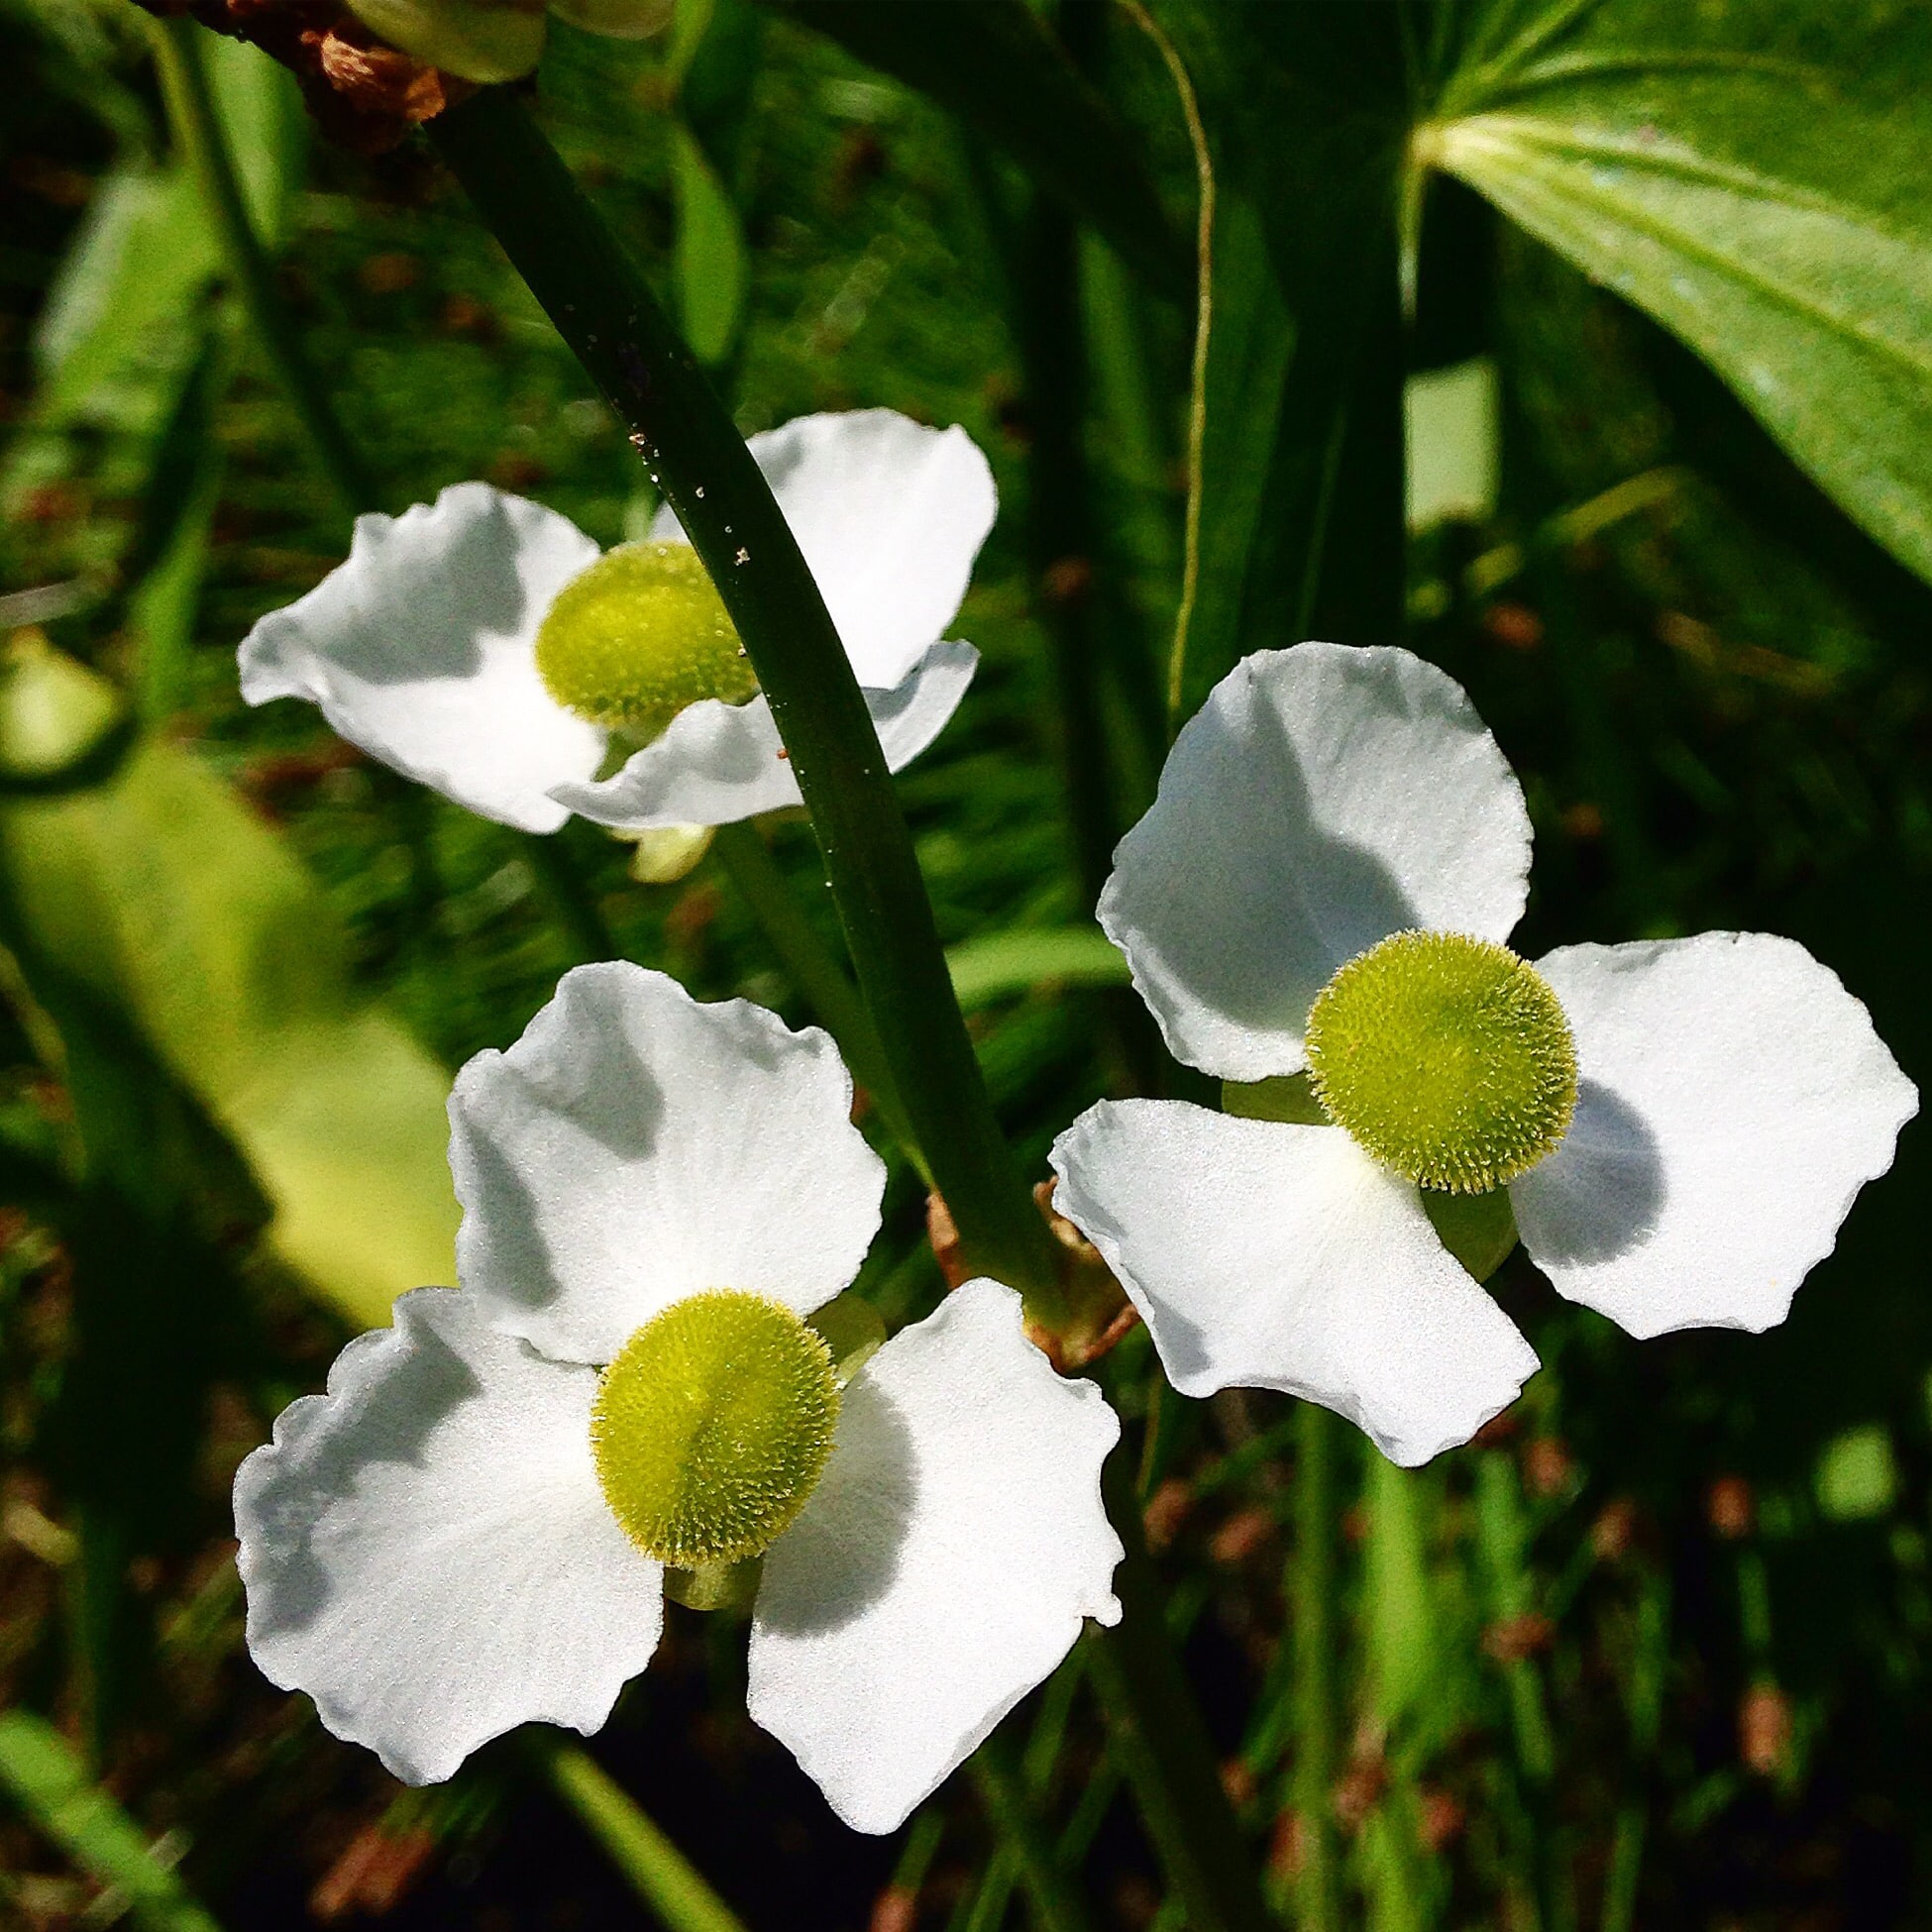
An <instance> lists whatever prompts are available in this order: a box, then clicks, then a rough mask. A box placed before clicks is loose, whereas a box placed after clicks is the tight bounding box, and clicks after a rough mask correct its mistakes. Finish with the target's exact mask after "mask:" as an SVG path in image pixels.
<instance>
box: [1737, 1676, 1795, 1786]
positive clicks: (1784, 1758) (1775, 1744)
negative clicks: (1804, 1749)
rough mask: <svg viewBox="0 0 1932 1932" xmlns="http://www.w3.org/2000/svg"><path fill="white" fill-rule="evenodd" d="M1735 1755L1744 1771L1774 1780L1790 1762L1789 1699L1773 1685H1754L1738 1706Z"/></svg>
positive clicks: (1786, 1768)
mask: <svg viewBox="0 0 1932 1932" xmlns="http://www.w3.org/2000/svg"><path fill="white" fill-rule="evenodd" d="M1738 1756H1739V1757H1740V1758H1742V1759H1743V1760H1744V1763H1745V1768H1746V1770H1748V1771H1756V1772H1757V1774H1758V1775H1759V1776H1760V1777H1774V1776H1776V1774H1777V1773H1778V1772H1779V1771H1786V1770H1788V1769H1789V1767H1790V1763H1791V1700H1790V1699H1789V1698H1788V1697H1786V1696H1785V1694H1784V1693H1783V1692H1782V1691H1781V1690H1779V1689H1778V1687H1777V1686H1776V1685H1775V1684H1774V1683H1761V1684H1754V1685H1752V1687H1751V1688H1750V1689H1749V1690H1747V1691H1746V1692H1745V1694H1744V1702H1743V1703H1742V1704H1741V1705H1740V1706H1739V1707H1738Z"/></svg>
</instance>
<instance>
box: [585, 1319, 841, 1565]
mask: <svg viewBox="0 0 1932 1932" xmlns="http://www.w3.org/2000/svg"><path fill="white" fill-rule="evenodd" d="M837 1422H838V1382H837V1378H836V1376H835V1375H834V1372H833V1365H832V1353H831V1350H830V1349H829V1348H828V1347H827V1346H826V1345H825V1343H824V1342H823V1341H822V1340H821V1339H820V1338H819V1337H818V1336H817V1335H816V1334H814V1333H813V1332H812V1331H811V1330H810V1329H808V1328H807V1327H806V1326H805V1323H803V1322H802V1321H800V1320H799V1318H798V1317H797V1316H796V1315H794V1314H793V1313H792V1311H791V1310H790V1309H789V1308H785V1307H782V1306H781V1305H780V1304H779V1303H777V1302H774V1301H767V1300H766V1299H765V1297H764V1296H762V1295H748V1294H744V1293H741V1292H739V1291H737V1290H735V1289H715V1290H712V1291H709V1292H707V1293H705V1294H701V1295H693V1296H690V1297H689V1298H688V1299H686V1300H684V1301H681V1302H677V1303H674V1304H673V1305H672V1306H671V1307H670V1308H667V1309H666V1310H665V1311H664V1313H663V1314H662V1315H659V1316H657V1317H655V1318H654V1319H653V1320H651V1321H649V1322H646V1323H645V1324H644V1326H643V1327H642V1328H641V1329H639V1330H638V1331H637V1333H636V1334H635V1335H633V1336H632V1337H631V1339H630V1340H629V1341H628V1342H625V1343H624V1345H623V1347H622V1349H621V1350H620V1351H619V1352H618V1355H617V1358H616V1359H615V1360H614V1361H613V1362H612V1363H611V1364H610V1366H609V1367H608V1368H606V1369H605V1370H604V1371H603V1379H602V1382H601V1384H600V1385H599V1387H598V1389H597V1397H596V1401H595V1403H594V1404H593V1405H592V1407H591V1410H590V1449H591V1453H592V1454H593V1456H594V1457H595V1460H596V1468H597V1480H598V1482H599V1483H600V1484H601V1485H602V1488H603V1494H604V1500H605V1501H606V1502H607V1503H609V1505H610V1508H611V1511H612V1512H613V1514H614V1515H615V1516H616V1518H617V1521H618V1522H619V1523H621V1524H622V1525H623V1527H624V1531H625V1533H626V1534H627V1535H628V1536H629V1537H630V1539H631V1541H632V1542H633V1543H635V1544H636V1545H637V1547H638V1548H639V1549H640V1550H642V1551H643V1552H644V1554H645V1555H646V1556H655V1557H656V1558H657V1559H658V1561H659V1562H661V1563H666V1564H669V1565H671V1566H672V1567H674V1568H678V1569H698V1568H701V1567H704V1566H707V1565H714V1564H722V1563H735V1562H741V1561H743V1560H744V1559H745V1558H747V1557H749V1556H758V1555H760V1554H761V1553H762V1552H763V1551H765V1550H766V1549H768V1548H769V1547H770V1546H771V1544H772V1543H773V1542H774V1540H775V1539H776V1538H777V1537H778V1535H779V1533H780V1532H781V1531H783V1530H784V1529H786V1528H787V1526H788V1525H789V1524H790V1523H791V1522H792V1520H793V1518H794V1517H796V1516H797V1515H798V1513H799V1511H800V1510H801V1509H802V1508H803V1507H804V1506H805V1498H806V1497H807V1496H809V1495H810V1494H811V1491H812V1489H813V1487H814V1486H815V1485H816V1483H817V1481H818V1478H819V1476H820V1475H822V1474H823V1473H824V1468H825V1460H826V1457H827V1456H829V1455H830V1454H831V1449H832V1432H833V1429H834V1428H835V1426H836V1425H837Z"/></svg>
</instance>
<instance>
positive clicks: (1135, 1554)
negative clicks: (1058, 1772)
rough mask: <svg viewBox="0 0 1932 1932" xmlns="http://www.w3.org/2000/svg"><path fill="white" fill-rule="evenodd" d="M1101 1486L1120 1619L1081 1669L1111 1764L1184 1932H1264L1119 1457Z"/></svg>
mask: <svg viewBox="0 0 1932 1932" xmlns="http://www.w3.org/2000/svg"><path fill="white" fill-rule="evenodd" d="M1102 1482H1103V1485H1104V1487H1105V1489H1106V1491H1107V1500H1108V1514H1109V1515H1110V1516H1111V1517H1112V1518H1113V1521H1114V1527H1115V1529H1116V1530H1118V1531H1119V1532H1120V1536H1121V1541H1122V1542H1123V1543H1124V1544H1125V1545H1126V1546H1127V1560H1126V1561H1125V1562H1124V1563H1122V1565H1121V1567H1120V1568H1119V1569H1118V1570H1117V1571H1116V1572H1115V1576H1114V1587H1115V1591H1116V1593H1117V1594H1118V1595H1119V1597H1120V1599H1121V1608H1122V1611H1123V1613H1124V1614H1123V1615H1122V1618H1121V1621H1120V1623H1119V1624H1118V1625H1116V1626H1115V1628H1114V1629H1112V1630H1095V1631H1090V1632H1089V1633H1088V1637H1087V1668H1088V1671H1089V1673H1090V1675H1091V1677H1092V1679H1093V1684H1094V1689H1095V1691H1096V1693H1097V1694H1098V1696H1099V1698H1100V1701H1101V1707H1102V1709H1103V1710H1104V1711H1105V1712H1106V1715H1107V1720H1108V1729H1109V1734H1110V1743H1111V1746H1112V1751H1113V1756H1114V1759H1115V1762H1117V1763H1118V1764H1119V1765H1120V1767H1121V1770H1122V1771H1123V1772H1124V1773H1125V1774H1126V1776H1127V1781H1128V1783H1130V1784H1131V1785H1132V1787H1133V1794H1134V1799H1135V1801H1136V1803H1137V1804H1138V1806H1139V1809H1140V1816H1141V1818H1142V1820H1143V1821H1144V1822H1145V1824H1146V1827H1147V1835H1148V1836H1149V1837H1150V1838H1151V1839H1152V1840H1153V1842H1154V1852H1155V1855H1156V1856H1157V1857H1158V1858H1159V1860H1160V1863H1161V1869H1162V1870H1163V1871H1164V1872H1165V1874H1166V1875H1167V1882H1168V1885H1169V1886H1170V1888H1171V1889H1172V1892H1173V1894H1174V1896H1175V1897H1176V1898H1177V1899H1178V1900H1179V1902H1180V1904H1181V1906H1182V1908H1183V1910H1184V1911H1185V1913H1186V1915H1187V1924H1188V1927H1189V1932H1263V1928H1264V1927H1266V1926H1267V1925H1268V1924H1269V1922H1270V1921H1269V1917H1268V1911H1267V1907H1266V1906H1265V1905H1264V1904H1263V1902H1262V1899H1261V1892H1260V1887H1259V1885H1258V1883H1257V1881H1256V1878H1255V1874H1254V1866H1253V1862H1252V1860H1251V1859H1250V1858H1249V1856H1248V1848H1247V1846H1246V1845H1245V1843H1243V1841H1242V1838H1241V1833H1240V1827H1239V1826H1238V1825H1237V1824H1236V1823H1235V1820H1234V1811H1233V1809H1232V1808H1231V1806H1230V1805H1229V1802H1228V1794H1227V1792H1226V1791H1225V1790H1224V1789H1223V1787H1222V1782H1221V1772H1220V1769H1219V1767H1218V1766H1217V1765H1216V1762H1215V1755H1214V1747H1213V1745H1212V1743H1211V1742H1210V1741H1209V1738H1208V1732H1207V1727H1206V1726H1205V1725H1204V1724H1203V1723H1202V1721H1201V1712H1200V1709H1199V1707H1198V1706H1197V1705H1196V1703H1195V1701H1194V1695H1193V1692H1192V1691H1191V1690H1190V1689H1189V1687H1188V1682H1187V1677H1186V1674H1185V1673H1184V1671H1183V1670H1182V1668H1181V1661H1180V1658H1179V1656H1178V1655H1177V1654H1176V1651H1175V1648H1174V1641H1173V1638H1172V1637H1171V1636H1170V1635H1169V1633H1168V1629H1167V1622H1166V1617H1165V1614H1164V1611H1163V1607H1162V1601H1161V1596H1162V1592H1161V1588H1160V1581H1159V1578H1158V1576H1157V1575H1156V1574H1155V1571H1154V1567H1153V1564H1152V1561H1151V1560H1150V1559H1149V1557H1148V1556H1147V1546H1146V1540H1145V1538H1144V1537H1143V1536H1142V1534H1141V1530H1140V1510H1139V1505H1138V1502H1137V1500H1136V1499H1135V1497H1134V1494H1133V1475H1132V1471H1131V1470H1130V1469H1129V1468H1128V1467H1127V1460H1126V1458H1125V1457H1124V1456H1122V1455H1119V1454H1116V1455H1113V1456H1110V1457H1109V1458H1108V1462H1107V1467H1106V1469H1105V1471H1104V1473H1103V1476H1102Z"/></svg>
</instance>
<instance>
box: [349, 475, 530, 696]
mask: <svg viewBox="0 0 1932 1932" xmlns="http://www.w3.org/2000/svg"><path fill="white" fill-rule="evenodd" d="M448 494H449V492H447V491H446V492H445V495H446V496H447V495H448ZM466 507H467V506H466ZM489 507H490V511H491V514H489V515H486V516H482V517H465V518H463V519H462V520H461V521H458V520H457V519H455V518H453V517H450V516H447V515H443V514H439V513H440V512H441V511H442V509H443V505H442V504H441V503H439V504H438V505H436V506H435V508H434V509H431V508H429V507H427V506H421V505H419V506H418V507H417V508H415V509H412V510H409V511H407V512H405V513H404V514H403V515H402V516H400V517H398V518H397V519H396V520H395V522H394V523H392V524H390V525H389V526H388V528H387V529H385V530H384V531H383V532H382V533H381V535H380V536H379V537H378V538H376V540H375V541H374V542H372V543H368V544H367V550H368V552H369V562H370V564H371V566H372V567H373V569H372V575H374V576H376V579H377V582H378V584H379V586H380V588H381V589H382V590H384V591H385V592H393V594H394V596H395V599H396V601H395V604H394V606H393V608H392V609H390V610H388V611H385V612H377V611H376V610H374V609H369V608H367V607H366V608H365V609H364V611H363V612H362V613H361V614H362V616H363V621H362V622H361V623H357V624H351V625H345V626H344V627H343V628H342V629H340V630H339V631H337V632H336V634H335V636H334V637H333V639H332V640H331V646H332V649H331V654H332V655H333V656H334V657H335V658H336V660H337V661H338V663H339V664H340V665H341V666H342V668H343V669H344V670H346V671H348V672H350V673H351V674H352V675H353V676H355V677H357V678H360V679H362V680H364V681H365V682H366V683H368V684H372V685H416V684H421V683H423V682H424V681H425V680H426V679H431V678H469V677H473V676H475V675H476V673H477V672H478V670H479V669H480V668H481V667H482V664H483V649H482V640H483V638H485V637H492V636H493V637H515V636H518V635H520V634H521V633H522V632H523V631H524V630H525V629H527V628H529V627H530V625H531V619H532V616H533V613H532V612H531V610H530V608H529V604H530V590H529V587H528V586H527V585H526V584H525V583H524V581H523V579H522V576H521V575H520V574H519V572H518V569H517V562H518V555H519V549H518V543H517V538H516V533H515V531H514V530H513V529H512V528H511V527H510V523H509V518H508V517H507V516H506V515H505V513H504V511H503V508H502V506H501V504H500V503H495V502H492V503H491V504H490V506H489ZM431 516H436V517H437V520H438V521H439V522H441V523H443V524H444V526H445V530H444V534H443V541H442V545H441V546H440V547H439V551H438V554H437V555H435V556H434V557H433V558H426V557H424V556H423V555H422V545H421V539H420V537H419V535H418V533H417V532H416V531H414V530H412V529H411V528H410V525H411V523H412V521H413V520H414V519H416V518H418V517H422V518H425V519H427V518H429V517H431ZM452 526H453V527H452ZM359 534H360V533H359ZM359 547H360V546H359Z"/></svg>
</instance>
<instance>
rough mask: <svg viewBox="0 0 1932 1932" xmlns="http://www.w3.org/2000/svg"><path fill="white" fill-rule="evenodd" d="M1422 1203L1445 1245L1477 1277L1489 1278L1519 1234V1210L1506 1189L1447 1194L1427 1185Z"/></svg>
mask: <svg viewBox="0 0 1932 1932" xmlns="http://www.w3.org/2000/svg"><path fill="white" fill-rule="evenodd" d="M1422 1206H1423V1212H1424V1213H1425V1214H1427V1215H1428V1217H1429V1220H1430V1225H1431V1226H1432V1227H1434V1229H1435V1230H1436V1233H1437V1234H1439V1235H1440V1236H1441V1237H1442V1242H1443V1245H1444V1246H1445V1247H1446V1248H1448V1249H1449V1252H1450V1253H1451V1254H1453V1255H1454V1256H1455V1258H1456V1259H1457V1260H1458V1261H1460V1262H1461V1263H1462V1265H1463V1266H1464V1267H1465V1268H1466V1269H1468V1271H1469V1273H1470V1275H1471V1276H1472V1277H1473V1278H1474V1279H1475V1280H1477V1281H1487V1280H1488V1279H1489V1277H1490V1276H1491V1275H1492V1274H1494V1273H1495V1272H1496V1270H1497V1269H1498V1268H1500V1267H1501V1266H1502V1265H1503V1263H1504V1262H1505V1261H1507V1260H1508V1259H1509V1257H1510V1250H1511V1249H1512V1248H1514V1247H1515V1245H1516V1240H1517V1235H1516V1210H1515V1209H1514V1208H1513V1207H1512V1206H1511V1205H1510V1198H1509V1190H1508V1189H1507V1188H1501V1187H1499V1188H1495V1189H1492V1190H1491V1192H1489V1193H1488V1194H1444V1193H1442V1192H1441V1191H1440V1190H1439V1189H1436V1188H1433V1187H1426V1188H1424V1189H1423V1190H1422Z"/></svg>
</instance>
